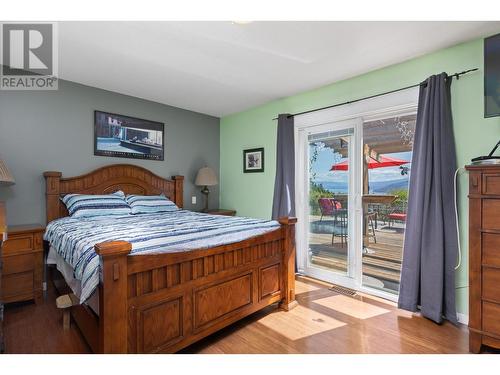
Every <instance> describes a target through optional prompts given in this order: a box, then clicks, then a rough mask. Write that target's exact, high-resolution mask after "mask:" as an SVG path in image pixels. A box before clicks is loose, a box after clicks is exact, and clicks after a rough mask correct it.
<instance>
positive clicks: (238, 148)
mask: <svg viewBox="0 0 500 375" xmlns="http://www.w3.org/2000/svg"><path fill="white" fill-rule="evenodd" d="M475 67H479V68H480V71H479V72H475V73H471V74H468V75H466V76H462V78H460V80H458V81H454V82H453V84H452V109H453V120H454V130H455V142H456V148H457V163H458V165H459V166H463V165H464V164H467V163H468V162H469V161H470V159H471V158H472V157H474V156H479V155H484V154H486V153H488V152H489V151H490V150H491V148H492V147H493V146H494V143H495V142H496V141H498V139H499V137H500V117H495V118H490V119H485V118H483V40H482V39H479V40H474V41H471V42H468V43H464V44H460V45H457V46H454V47H451V48H447V49H444V50H440V51H438V52H435V53H432V54H429V55H426V56H423V57H419V58H416V59H413V60H410V61H407V62H404V63H401V64H397V65H393V66H390V67H387V68H384V69H380V70H377V71H373V72H370V73H367V74H364V75H361V76H357V77H354V78H350V79H347V80H344V81H341V82H337V83H334V84H331V85H328V86H325V87H322V88H319V89H316V90H312V91H308V92H305V93H302V94H298V95H294V96H291V97H287V98H283V99H279V100H276V101H273V102H270V103H268V104H265V105H262V106H259V107H257V108H253V109H250V110H247V111H245V112H241V113H236V114H233V115H230V116H226V117H223V118H222V119H221V122H220V150H221V151H220V200H221V207H224V208H233V209H236V210H237V211H238V215H243V216H255V217H262V218H269V217H270V216H271V208H272V199H273V187H274V176H275V171H276V157H275V153H276V121H273V120H272V119H273V118H274V117H276V115H277V114H279V113H294V112H300V111H303V110H308V109H312V108H317V107H322V106H326V105H330V104H334V103H340V102H343V101H346V100H350V99H356V98H359V97H364V96H368V95H372V94H377V93H380V92H383V91H388V90H392V89H396V88H399V87H403V86H407V85H411V84H414V83H418V82H420V81H423V80H424V79H425V78H427V77H428V76H430V75H432V74H436V73H440V72H443V71H445V72H448V73H454V72H459V71H463V70H465V69H469V68H475ZM252 147H264V148H265V171H264V173H247V174H244V173H243V171H242V164H243V162H242V150H243V149H245V148H252ZM450 183H451V181H450ZM459 215H460V229H461V235H460V238H461V244H462V249H463V253H464V259H463V262H462V266H461V267H460V269H459V270H458V272H457V278H456V280H457V309H458V312H460V313H464V314H467V312H468V306H467V304H468V303H467V301H468V288H467V285H468V280H467V264H468V262H467V258H468V257H467V253H468V252H467V225H468V221H467V176H466V175H465V174H462V175H460V177H459Z"/></svg>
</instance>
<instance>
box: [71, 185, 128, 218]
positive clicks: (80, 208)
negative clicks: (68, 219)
mask: <svg viewBox="0 0 500 375" xmlns="http://www.w3.org/2000/svg"><path fill="white" fill-rule="evenodd" d="M61 200H62V201H63V203H64V204H65V205H66V208H67V209H68V212H69V214H70V216H72V217H89V216H105V215H128V214H130V207H129V205H128V204H127V202H126V201H125V194H124V193H123V191H117V192H115V193H113V194H106V195H86V194H67V195H65V196H64V197H62V198H61Z"/></svg>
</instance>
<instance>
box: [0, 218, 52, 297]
mask: <svg viewBox="0 0 500 375" xmlns="http://www.w3.org/2000/svg"><path fill="white" fill-rule="evenodd" d="M44 231H45V227H44V226H42V225H38V224H31V225H15V226H9V227H7V240H6V241H5V242H4V243H3V246H2V262H3V270H2V291H1V292H2V296H1V298H2V301H3V302H4V303H10V302H18V301H27V300H31V299H34V300H35V302H36V303H39V302H41V300H42V282H43V232H44Z"/></svg>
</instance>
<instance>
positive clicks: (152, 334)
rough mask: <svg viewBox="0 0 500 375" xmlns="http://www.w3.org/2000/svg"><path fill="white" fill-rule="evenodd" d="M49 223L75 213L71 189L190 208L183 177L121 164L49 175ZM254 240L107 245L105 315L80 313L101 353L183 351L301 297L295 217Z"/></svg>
mask: <svg viewBox="0 0 500 375" xmlns="http://www.w3.org/2000/svg"><path fill="white" fill-rule="evenodd" d="M43 175H44V177H45V180H46V203H47V207H46V209H47V222H50V221H52V220H55V219H57V218H60V217H64V216H67V215H68V213H67V211H66V208H65V207H64V204H63V203H62V202H61V201H60V199H59V198H60V197H61V196H62V195H64V194H69V193H84V194H103V193H111V192H114V191H116V190H122V191H124V192H125V193H127V194H144V195H154V194H160V193H164V194H165V195H166V196H167V197H169V198H170V199H171V200H172V201H174V202H175V203H176V204H177V206H179V207H182V206H183V179H184V178H183V176H173V177H172V180H167V179H164V178H162V177H159V176H157V175H155V174H153V173H151V172H150V171H148V170H147V169H144V168H141V167H138V166H135V165H128V164H116V165H110V166H106V167H103V168H100V169H97V170H95V171H93V172H90V173H88V174H85V175H82V176H78V177H72V178H62V174H61V172H45V173H44V174H43ZM279 222H280V223H281V227H280V228H278V229H277V230H274V231H272V232H269V233H266V234H263V235H260V236H255V237H252V238H250V239H247V240H244V241H240V242H236V243H232V244H229V245H224V246H217V247H213V248H210V249H200V250H193V251H188V252H176V253H165V254H156V255H136V256H129V253H130V251H131V244H130V243H128V242H125V241H115V242H104V243H100V244H97V245H96V246H95V251H96V253H97V254H98V255H99V257H100V265H101V281H100V285H99V316H97V315H96V314H95V313H93V312H92V311H91V310H90V308H89V307H88V306H87V305H85V304H83V305H76V306H73V307H72V316H73V319H74V320H75V321H76V323H77V324H78V326H79V327H80V330H81V331H82V334H83V335H84V337H85V338H86V340H87V342H88V344H89V346H90V347H91V349H92V350H93V351H94V352H96V353H169V352H176V351H178V350H180V349H182V348H184V347H186V346H188V345H190V344H192V343H194V342H195V341H198V340H200V339H202V338H204V337H206V336H208V335H210V334H211V333H213V332H215V331H217V330H219V329H221V328H223V327H226V326H228V325H229V324H231V323H234V322H236V321H237V320H239V319H242V318H243V317H245V316H248V315H250V314H252V313H254V312H256V311H258V310H260V309H262V308H264V307H266V306H269V305H271V304H274V303H277V302H279V306H280V307H281V308H283V309H285V310H289V309H291V308H293V307H294V306H295V305H296V301H295V290H294V288H295V278H294V273H295V222H296V219H295V218H282V219H280V220H279Z"/></svg>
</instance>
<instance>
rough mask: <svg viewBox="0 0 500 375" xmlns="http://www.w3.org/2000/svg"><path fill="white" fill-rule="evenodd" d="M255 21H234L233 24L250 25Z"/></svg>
mask: <svg viewBox="0 0 500 375" xmlns="http://www.w3.org/2000/svg"><path fill="white" fill-rule="evenodd" d="M252 22H253V21H232V23H233V24H235V25H248V24H249V23H252Z"/></svg>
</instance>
